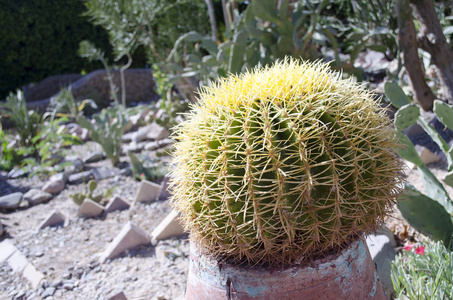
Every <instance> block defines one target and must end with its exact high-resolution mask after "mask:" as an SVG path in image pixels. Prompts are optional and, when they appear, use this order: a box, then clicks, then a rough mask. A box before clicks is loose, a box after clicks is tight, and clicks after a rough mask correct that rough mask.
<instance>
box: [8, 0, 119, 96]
mask: <svg viewBox="0 0 453 300" xmlns="http://www.w3.org/2000/svg"><path fill="white" fill-rule="evenodd" d="M0 7H1V9H0V28H1V30H0V99H4V98H5V97H6V96H7V94H8V92H9V91H13V90H15V89H17V88H20V87H21V86H23V85H25V84H28V83H30V82H37V81H39V80H42V79H44V78H45V77H47V76H51V75H56V74H64V73H79V72H80V71H81V70H82V69H86V70H91V69H95V68H99V67H100V64H98V63H89V62H88V61H86V60H85V59H83V58H81V57H79V56H78V55H77V48H78V44H79V42H80V41H82V40H84V39H88V40H91V41H93V42H94V43H95V44H96V45H97V47H100V48H102V49H103V50H104V51H106V52H107V53H111V50H110V49H111V47H110V45H109V41H108V36H107V33H106V32H105V31H104V30H103V29H102V28H101V27H100V26H94V25H93V24H91V23H90V22H88V18H87V17H85V16H83V15H82V14H83V12H84V11H85V7H84V5H83V3H82V2H81V1H80V0H67V1H58V0H18V1H11V0H0ZM109 55H110V54H109Z"/></svg>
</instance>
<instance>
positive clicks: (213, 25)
mask: <svg viewBox="0 0 453 300" xmlns="http://www.w3.org/2000/svg"><path fill="white" fill-rule="evenodd" d="M205 2H206V6H207V7H208V14H209V23H211V36H212V40H213V41H214V42H217V22H216V20H215V13H214V4H213V2H212V0H205Z"/></svg>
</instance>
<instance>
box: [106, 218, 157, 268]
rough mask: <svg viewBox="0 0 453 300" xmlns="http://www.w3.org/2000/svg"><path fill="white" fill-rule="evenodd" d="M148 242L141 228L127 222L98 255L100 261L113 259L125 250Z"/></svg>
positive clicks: (149, 241)
mask: <svg viewBox="0 0 453 300" xmlns="http://www.w3.org/2000/svg"><path fill="white" fill-rule="evenodd" d="M150 243H151V240H150V239H149V237H148V235H147V234H146V233H145V232H144V231H143V230H141V229H140V228H138V227H137V226H135V225H134V224H132V223H131V222H128V223H127V224H126V225H125V226H124V227H123V229H121V232H120V233H119V234H118V235H117V236H116V237H115V238H114V239H113V241H112V242H111V243H110V244H109V245H108V246H107V248H106V249H105V251H104V252H103V253H102V254H101V255H100V261H101V262H105V261H106V260H107V259H113V258H115V257H116V256H118V255H120V254H121V253H122V252H124V251H126V250H130V249H133V248H135V247H137V246H140V245H148V244H150Z"/></svg>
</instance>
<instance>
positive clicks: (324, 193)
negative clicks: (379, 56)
mask: <svg viewBox="0 0 453 300" xmlns="http://www.w3.org/2000/svg"><path fill="white" fill-rule="evenodd" d="M389 125H390V121H389V120H388V118H387V117H386V115H385V111H384V110H382V109H380V108H379V105H378V104H377V103H376V102H375V101H374V100H373V97H372V94H371V93H369V92H367V91H366V90H364V89H363V88H361V87H360V86H358V85H357V84H355V83H354V81H353V80H346V79H341V74H340V73H336V72H333V71H330V70H329V69H328V67H327V66H326V65H325V64H322V63H320V62H318V63H308V62H300V61H298V60H294V59H288V60H285V61H279V62H277V63H276V64H275V65H273V66H272V67H267V68H264V69H255V70H254V71H250V72H248V73H245V74H242V75H240V76H239V77H236V76H231V77H229V78H227V79H223V80H220V82H219V83H217V84H216V85H215V86H213V87H210V88H209V87H206V88H205V89H204V90H203V91H202V92H201V94H200V103H199V104H198V105H196V106H194V110H193V111H192V112H191V113H190V114H189V115H188V119H187V121H185V122H184V123H182V124H181V125H180V126H179V127H178V128H177V132H176V134H175V138H176V140H177V141H178V142H177V143H176V145H175V152H174V156H175V158H174V163H175V168H174V170H173V171H172V182H173V183H172V184H173V187H174V188H173V190H174V196H173V198H172V200H171V203H172V205H173V206H174V207H175V208H176V209H178V210H179V211H181V212H182V220H183V223H184V225H185V227H186V229H188V230H190V232H191V238H192V239H193V240H194V241H196V242H197V243H198V245H199V246H200V248H201V249H206V250H207V251H209V252H210V253H212V254H213V255H216V256H220V257H222V258H231V259H232V260H234V261H237V262H244V261H247V262H249V263H252V264H257V263H268V264H286V263H296V262H301V261H304V262H306V261H308V260H310V259H313V257H316V256H317V255H325V254H326V253H327V252H328V251H331V250H339V249H340V248H342V247H345V245H346V244H347V243H348V242H351V241H352V240H354V239H357V238H358V237H359V236H360V235H361V234H363V233H364V232H369V231H371V230H374V229H376V227H377V226H378V225H379V224H380V222H382V221H383V218H384V216H385V215H386V214H387V208H388V207H389V205H391V204H393V203H394V201H395V199H396V197H397V195H398V194H399V191H400V188H399V185H400V183H401V176H402V175H401V174H402V172H401V168H402V167H401V164H400V162H399V161H398V160H397V159H395V152H394V150H393V147H396V146H397V143H396V142H395V139H394V135H395V131H394V130H393V129H392V128H391V127H390V126H389Z"/></svg>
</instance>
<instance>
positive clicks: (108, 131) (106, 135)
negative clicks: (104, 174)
mask: <svg viewBox="0 0 453 300" xmlns="http://www.w3.org/2000/svg"><path fill="white" fill-rule="evenodd" d="M123 110H124V108H123V107H122V106H116V107H111V108H106V109H103V110H102V111H101V113H100V114H98V115H95V116H94V117H93V121H94V122H90V121H89V120H88V119H86V118H85V117H83V116H80V117H79V119H78V123H79V125H80V126H82V127H83V128H86V129H88V130H89V131H90V135H91V139H92V140H93V141H95V142H96V143H98V144H99V145H101V147H102V149H103V150H104V152H105V155H106V156H107V157H108V158H109V159H110V161H111V162H112V165H113V166H115V165H116V164H118V163H119V161H120V155H121V141H122V136H123V132H124V126H125V125H126V123H127V116H126V115H125V113H124V111H123Z"/></svg>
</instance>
